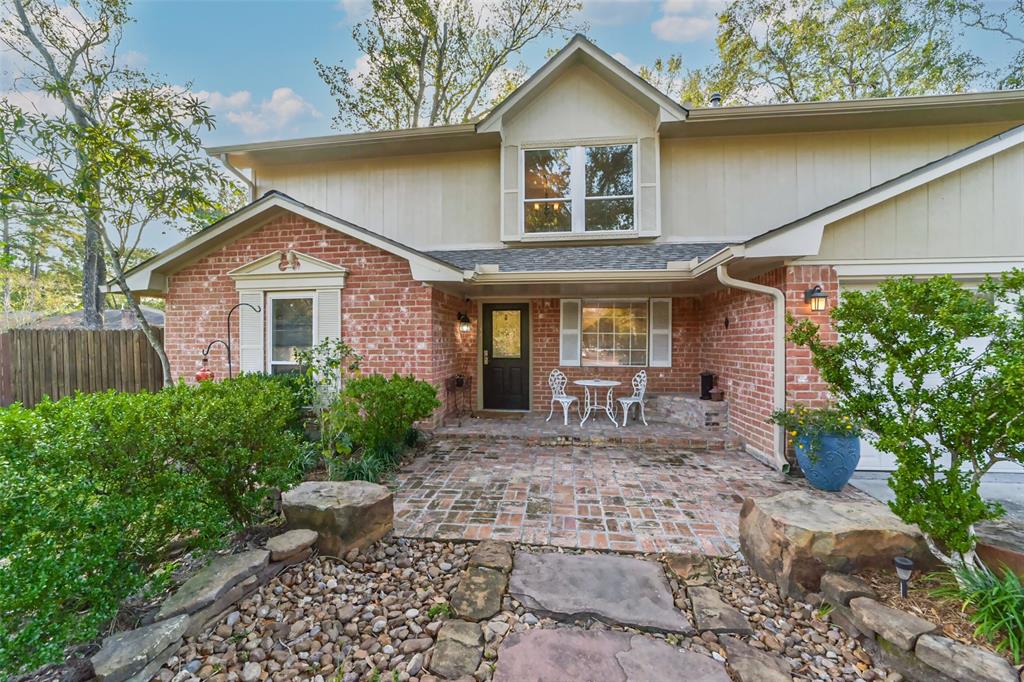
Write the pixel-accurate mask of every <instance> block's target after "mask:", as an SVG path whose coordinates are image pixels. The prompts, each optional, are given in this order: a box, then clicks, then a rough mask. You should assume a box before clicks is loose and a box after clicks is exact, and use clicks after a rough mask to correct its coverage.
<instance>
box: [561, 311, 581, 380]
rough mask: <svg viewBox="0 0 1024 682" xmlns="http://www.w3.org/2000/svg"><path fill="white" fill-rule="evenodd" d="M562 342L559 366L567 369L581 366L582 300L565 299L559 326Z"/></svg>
mask: <svg viewBox="0 0 1024 682" xmlns="http://www.w3.org/2000/svg"><path fill="white" fill-rule="evenodd" d="M559 328H560V330H561V333H560V334H559V336H560V338H561V342H560V344H559V352H558V364H560V365H562V366H565V367H579V365H580V299H578V298H563V299H562V315H561V322H560V324H559Z"/></svg>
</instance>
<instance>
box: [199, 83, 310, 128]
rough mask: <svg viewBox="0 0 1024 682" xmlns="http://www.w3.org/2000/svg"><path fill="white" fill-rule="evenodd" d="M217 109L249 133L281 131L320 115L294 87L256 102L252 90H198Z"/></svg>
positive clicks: (229, 121)
mask: <svg viewBox="0 0 1024 682" xmlns="http://www.w3.org/2000/svg"><path fill="white" fill-rule="evenodd" d="M195 94H196V96H197V97H199V98H200V99H202V100H203V101H205V102H206V104H207V105H208V106H209V107H210V109H211V110H213V112H214V113H216V114H220V115H222V116H223V117H224V119H225V120H227V121H228V123H232V124H234V125H237V126H238V127H239V128H241V129H242V132H243V133H245V134H246V135H249V136H256V135H266V134H270V133H275V132H280V131H282V130H284V129H285V128H287V127H288V125H289V124H291V123H293V122H295V121H298V120H301V119H303V118H307V117H308V118H320V116H321V114H320V112H319V111H317V109H316V107H314V106H313V105H312V104H310V103H309V102H308V101H306V99H305V98H303V97H302V96H301V95H299V94H298V93H297V92H295V91H294V90H292V89H291V88H277V89H276V90H274V92H273V93H271V95H270V99H264V100H261V101H260V102H259V103H254V102H253V97H252V93H251V92H249V91H248V90H238V91H236V92H232V93H229V94H224V93H221V92H216V91H214V92H206V91H201V92H197V93H195Z"/></svg>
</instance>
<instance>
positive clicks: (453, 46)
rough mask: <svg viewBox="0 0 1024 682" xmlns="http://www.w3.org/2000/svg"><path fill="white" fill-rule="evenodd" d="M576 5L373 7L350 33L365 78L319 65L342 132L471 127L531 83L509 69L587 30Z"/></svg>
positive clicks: (553, 1)
mask: <svg viewBox="0 0 1024 682" xmlns="http://www.w3.org/2000/svg"><path fill="white" fill-rule="evenodd" d="M581 8H582V5H581V4H580V3H579V2H577V1H576V0H486V1H485V2H481V3H473V2H471V1H470V0H373V2H372V3H371V9H372V12H371V14H370V16H369V18H367V19H366V20H364V21H362V22H359V23H358V24H356V25H355V26H354V27H353V29H352V40H353V42H354V43H355V46H356V49H357V50H358V53H359V54H363V55H365V56H366V58H367V65H366V67H367V68H366V70H365V73H361V74H359V75H358V76H353V74H352V73H351V67H350V66H347V65H345V64H344V63H337V64H328V63H324V62H322V61H320V60H319V59H316V60H314V63H315V65H316V70H317V74H318V75H319V76H320V78H321V79H322V80H323V81H324V83H326V84H327V86H328V88H329V89H330V93H331V96H332V97H334V98H335V100H336V102H337V104H338V113H337V114H336V115H335V117H334V119H333V121H332V123H331V125H332V126H333V127H335V128H338V129H341V130H346V129H348V130H366V129H370V130H393V129H397V128H416V127H419V126H434V125H444V124H450V123H463V122H466V121H471V120H474V119H475V118H477V117H478V116H480V115H481V114H482V113H483V112H484V111H486V110H487V109H488V108H490V107H492V106H494V104H495V103H496V102H498V101H500V100H501V99H502V98H503V97H504V96H506V95H507V94H508V93H510V92H511V91H512V90H513V89H514V88H515V87H516V86H517V85H519V83H521V82H522V81H523V79H524V73H523V71H524V69H523V68H522V67H521V66H519V67H513V68H509V66H508V65H509V62H510V61H511V60H512V58H513V57H514V56H515V55H516V54H519V53H520V52H521V51H522V50H523V48H524V47H526V46H527V45H529V44H530V43H532V42H534V41H536V40H537V39H539V38H546V37H550V36H553V35H556V34H568V33H574V32H577V31H579V30H583V29H584V25H583V24H579V23H577V22H575V21H574V19H573V18H574V16H575V15H576V14H577V13H578V12H579V10H580V9H581Z"/></svg>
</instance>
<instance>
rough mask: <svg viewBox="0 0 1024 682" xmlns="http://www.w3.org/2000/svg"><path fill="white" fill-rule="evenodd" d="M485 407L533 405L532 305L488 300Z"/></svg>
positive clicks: (508, 407)
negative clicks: (531, 372) (531, 393)
mask: <svg viewBox="0 0 1024 682" xmlns="http://www.w3.org/2000/svg"><path fill="white" fill-rule="evenodd" d="M483 333H484V336H483V341H484V343H483V346H484V348H483V353H484V357H483V363H484V409H487V410H528V409H530V306H529V305H528V304H526V303H486V304H484V310H483Z"/></svg>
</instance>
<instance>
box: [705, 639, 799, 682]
mask: <svg viewBox="0 0 1024 682" xmlns="http://www.w3.org/2000/svg"><path fill="white" fill-rule="evenodd" d="M718 641H719V642H720V643H721V644H722V646H723V647H725V653H726V654H728V656H729V667H730V668H732V671H733V672H734V673H736V676H737V677H739V679H740V682H792V680H793V676H792V674H791V670H792V669H791V668H790V666H789V664H788V663H786V661H784V660H783V659H782V658H781V657H779V656H775V655H774V654H769V653H768V652H765V651H759V650H758V649H755V648H754V647H752V646H750V645H749V644H747V643H746V642H744V641H743V640H740V639H736V638H735V637H730V636H728V635H723V636H721V637H719V638H718Z"/></svg>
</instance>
